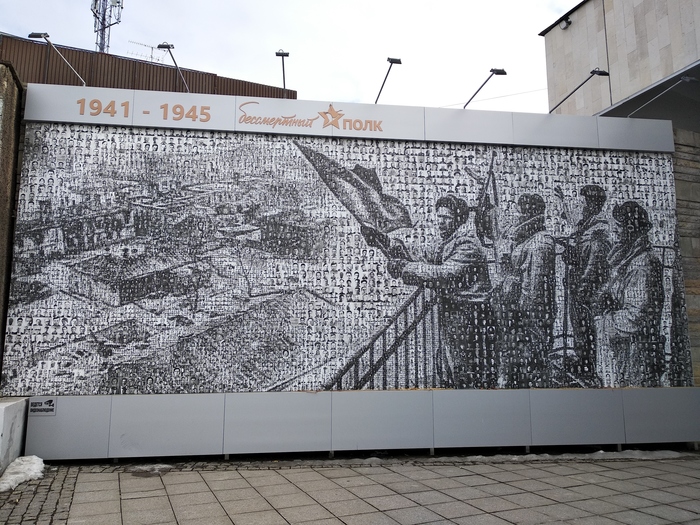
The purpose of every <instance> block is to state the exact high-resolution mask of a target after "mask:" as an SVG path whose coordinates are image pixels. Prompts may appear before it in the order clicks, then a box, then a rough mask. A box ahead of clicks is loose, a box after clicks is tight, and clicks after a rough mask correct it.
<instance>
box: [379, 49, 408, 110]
mask: <svg viewBox="0 0 700 525" xmlns="http://www.w3.org/2000/svg"><path fill="white" fill-rule="evenodd" d="M386 61H387V62H389V71H387V72H386V76H385V77H384V82H382V87H380V88H379V93H377V98H376V99H375V101H374V103H375V104H376V103H377V101H378V100H379V95H381V94H382V89H384V84H386V79H387V78H389V73H390V72H391V66H393V65H394V64H400V63H401V59H400V58H387V59H386Z"/></svg>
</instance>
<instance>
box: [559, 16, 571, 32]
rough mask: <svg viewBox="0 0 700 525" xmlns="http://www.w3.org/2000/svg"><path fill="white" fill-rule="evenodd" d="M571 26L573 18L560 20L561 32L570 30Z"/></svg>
mask: <svg viewBox="0 0 700 525" xmlns="http://www.w3.org/2000/svg"><path fill="white" fill-rule="evenodd" d="M570 25H571V18H569V17H568V16H567V17H565V18H562V19H561V20H559V29H561V30H564V29H569V26H570Z"/></svg>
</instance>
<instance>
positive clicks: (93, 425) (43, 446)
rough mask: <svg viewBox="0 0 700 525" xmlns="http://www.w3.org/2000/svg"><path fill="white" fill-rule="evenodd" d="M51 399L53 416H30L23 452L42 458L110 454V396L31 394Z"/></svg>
mask: <svg viewBox="0 0 700 525" xmlns="http://www.w3.org/2000/svg"><path fill="white" fill-rule="evenodd" d="M32 400H34V401H45V400H53V402H54V404H55V407H56V411H55V415H53V416H51V415H31V414H30V415H29V416H28V417H27V439H26V444H25V454H27V455H36V456H39V457H40V458H43V459H90V458H106V457H109V448H108V446H109V425H110V417H111V405H112V397H111V396H65V397H63V396H52V397H45V396H44V397H32V398H30V400H29V402H30V404H31V402H32Z"/></svg>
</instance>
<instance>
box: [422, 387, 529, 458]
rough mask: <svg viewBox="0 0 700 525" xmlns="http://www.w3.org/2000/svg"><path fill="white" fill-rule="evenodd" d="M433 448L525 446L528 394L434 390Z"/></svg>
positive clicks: (498, 391)
mask: <svg viewBox="0 0 700 525" xmlns="http://www.w3.org/2000/svg"><path fill="white" fill-rule="evenodd" d="M433 407H434V412H435V423H434V427H435V448H443V447H505V446H525V445H530V444H531V441H532V437H531V431H530V396H529V391H528V390H435V391H434V392H433Z"/></svg>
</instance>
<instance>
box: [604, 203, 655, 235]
mask: <svg viewBox="0 0 700 525" xmlns="http://www.w3.org/2000/svg"><path fill="white" fill-rule="evenodd" d="M612 216H613V219H615V221H617V223H618V224H620V225H621V226H623V227H624V228H626V229H627V230H629V231H634V232H639V233H646V232H648V231H649V230H651V227H652V224H651V222H650V221H649V214H648V213H647V211H646V210H645V209H644V208H643V207H642V205H641V204H639V203H638V202H635V201H627V202H625V203H623V204H618V205H617V206H615V207H614V208H613V212H612Z"/></svg>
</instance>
